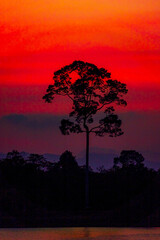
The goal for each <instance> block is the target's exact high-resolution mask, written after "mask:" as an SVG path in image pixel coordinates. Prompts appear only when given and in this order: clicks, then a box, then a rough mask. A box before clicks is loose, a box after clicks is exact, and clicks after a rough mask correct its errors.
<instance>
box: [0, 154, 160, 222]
mask: <svg viewBox="0 0 160 240" xmlns="http://www.w3.org/2000/svg"><path fill="white" fill-rule="evenodd" d="M127 156H128V153H127ZM129 156H130V155H129ZM134 156H135V155H134ZM132 157H133V156H132ZM120 160H121V162H119V159H116V161H115V162H114V166H113V168H111V169H109V170H105V169H104V168H103V167H101V168H100V169H99V170H98V171H97V172H94V171H92V170H91V169H90V171H89V209H87V210H85V168H84V167H80V166H78V164H77V162H76V160H75V157H73V156H72V153H70V152H68V151H66V152H65V153H64V154H62V156H61V157H60V160H59V161H58V162H57V163H54V164H52V163H50V162H47V161H46V160H45V159H44V158H43V156H41V155H38V154H31V155H30V156H29V158H28V159H27V160H25V159H23V157H22V156H21V155H20V154H19V153H18V152H17V151H13V152H10V153H8V155H7V156H6V158H5V159H2V160H1V161H0V226H1V227H62V226H64V227H65V226H66V227H68V226H69V227H71V226H75V227H76V226H84V227H85V226H105V227H118V226H119V227H129V226H145V227H149V226H160V171H159V170H158V171H155V170H153V169H148V168H146V167H145V166H144V164H143V161H142V159H140V160H139V158H135V159H133V158H132V159H130V158H127V160H126V158H124V159H120Z"/></svg>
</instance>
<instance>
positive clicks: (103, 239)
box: [0, 228, 160, 240]
mask: <svg viewBox="0 0 160 240" xmlns="http://www.w3.org/2000/svg"><path fill="white" fill-rule="evenodd" d="M69 239H72V240H74V239H76V240H85V239H87V240H92V239H94V240H160V228H41V229H38V228H36V229H34V228H32V229H31V228H30V229H0V240H69Z"/></svg>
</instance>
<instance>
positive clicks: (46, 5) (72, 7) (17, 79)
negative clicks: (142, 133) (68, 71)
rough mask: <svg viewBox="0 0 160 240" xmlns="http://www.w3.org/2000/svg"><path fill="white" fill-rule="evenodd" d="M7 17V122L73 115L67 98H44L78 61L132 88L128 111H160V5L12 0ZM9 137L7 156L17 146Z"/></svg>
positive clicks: (1, 35)
mask: <svg viewBox="0 0 160 240" xmlns="http://www.w3.org/2000/svg"><path fill="white" fill-rule="evenodd" d="M0 12H1V17H0V18H1V21H0V46H1V48H0V56H1V58H0V59H1V60H0V108H1V112H0V116H1V117H3V116H5V115H10V114H37V113H38V114H46V113H53V114H64V113H66V112H68V111H69V105H68V103H67V104H66V102H65V100H62V99H61V100H60V101H59V100H56V102H55V104H53V105H47V104H45V103H43V102H42V99H41V98H42V96H43V94H44V93H45V90H46V88H47V86H48V84H50V83H52V75H53V72H54V71H55V70H58V69H59V68H61V67H63V66H64V65H66V64H70V63H72V62H73V61H74V60H83V61H88V62H91V63H94V64H96V65H97V66H99V67H105V68H107V69H108V70H109V71H110V72H111V73H112V77H113V79H118V80H120V81H122V82H124V83H126V84H127V86H128V89H129V92H128V96H127V101H128V106H127V108H126V109H125V111H132V112H133V111H134V112H140V113H142V112H144V111H145V112H159V109H160V71H159V62H160V1H157V0H134V1H133V0H123V1H122V0H112V1H109V0H74V1H69V0H54V1H53V0H38V1H37V0H27V1H22V0H12V1H9V0H5V1H1V3H0ZM64 103H65V104H64ZM123 111H124V110H123ZM154 116H157V115H154ZM151 119H152V118H151ZM153 122H154V119H153ZM151 125H152V123H151ZM148 127H150V126H148ZM146 129H147V126H146ZM23 131H25V130H24V129H23ZM7 136H8V137H6V136H5V146H4V144H3V146H4V149H5V151H6V149H8V150H9V148H11V147H12V146H11V143H12V144H13V141H11V137H12V136H11V135H9V133H8V135H7ZM157 136H158V135H157ZM128 138H129V137H128ZM7 139H8V140H7ZM17 139H18V137H17ZM1 140H2V141H3V137H2V138H1ZM21 141H22V139H21V138H20V139H19V140H17V145H18V144H20V142H21ZM127 141H128V140H127ZM134 141H136V140H134ZM41 144H42V143H41ZM7 145H8V146H7ZM17 145H16V146H17ZM24 145H25V144H24ZM37 146H40V144H39V145H38V144H37ZM146 148H147V147H146ZM36 149H38V147H37V148H36ZM24 150H25V149H24ZM2 151H3V149H2ZM48 151H51V150H49V149H48Z"/></svg>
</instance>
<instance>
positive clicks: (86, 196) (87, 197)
mask: <svg viewBox="0 0 160 240" xmlns="http://www.w3.org/2000/svg"><path fill="white" fill-rule="evenodd" d="M85 207H86V209H87V208H89V131H86V182H85Z"/></svg>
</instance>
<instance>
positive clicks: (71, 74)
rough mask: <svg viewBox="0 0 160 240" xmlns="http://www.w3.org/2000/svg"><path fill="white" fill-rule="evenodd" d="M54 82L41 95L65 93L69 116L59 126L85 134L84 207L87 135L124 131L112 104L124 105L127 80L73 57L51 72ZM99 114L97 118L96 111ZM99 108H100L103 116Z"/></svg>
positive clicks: (64, 130) (65, 131)
mask: <svg viewBox="0 0 160 240" xmlns="http://www.w3.org/2000/svg"><path fill="white" fill-rule="evenodd" d="M53 80H54V84H53V85H49V86H48V89H47V93H46V94H45V96H43V99H44V100H45V101H46V102H48V103H51V102H52V101H53V99H54V97H55V95H61V96H65V97H68V98H69V99H70V100H71V101H72V103H73V105H72V111H71V112H70V114H69V117H70V118H71V119H73V120H72V121H71V120H69V119H63V120H62V121H61V126H60V130H61V132H62V134H64V135H69V134H70V133H85V134H86V190H85V191H86V208H87V207H88V206H89V193H88V190H89V186H88V185H89V183H88V175H89V170H88V169H89V136H90V134H91V133H94V134H95V135H96V136H101V137H102V136H104V135H105V134H107V135H108V136H110V137H117V136H120V135H122V134H123V132H122V130H121V120H120V119H119V118H118V116H117V115H116V114H114V107H113V104H118V105H121V106H122V105H123V106H126V104H127V103H126V101H125V100H124V99H123V95H124V94H126V93H127V89H126V84H124V83H121V82H119V81H117V80H112V79H111V74H110V73H109V72H108V71H107V70H106V69H104V68H98V67H97V66H95V65H94V64H91V63H88V62H83V61H74V62H73V63H72V64H70V65H67V66H65V67H63V68H61V69H60V70H58V71H56V72H55V73H54V76H53ZM98 112H100V114H99V117H100V119H99V121H97V120H96V119H97V117H96V119H95V116H96V114H97V113H98ZM101 112H103V115H104V116H103V117H102V114H101Z"/></svg>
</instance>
